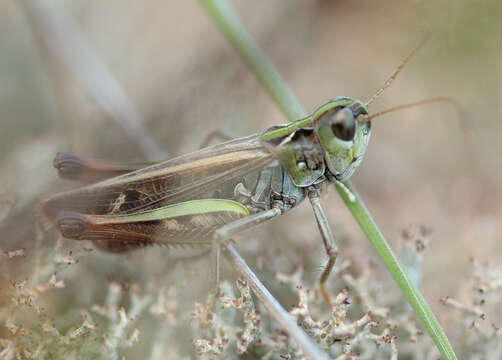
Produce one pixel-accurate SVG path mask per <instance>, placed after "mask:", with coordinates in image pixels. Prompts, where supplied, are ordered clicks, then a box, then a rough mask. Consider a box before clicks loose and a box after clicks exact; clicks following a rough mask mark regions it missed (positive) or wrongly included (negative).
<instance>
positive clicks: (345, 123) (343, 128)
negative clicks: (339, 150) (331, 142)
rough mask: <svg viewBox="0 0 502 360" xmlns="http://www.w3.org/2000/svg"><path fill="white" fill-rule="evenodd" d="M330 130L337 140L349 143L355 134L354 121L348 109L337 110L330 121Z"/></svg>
mask: <svg viewBox="0 0 502 360" xmlns="http://www.w3.org/2000/svg"><path fill="white" fill-rule="evenodd" d="M331 130H333V133H334V134H335V136H336V137H337V138H339V139H340V140H344V141H350V140H352V139H353V138H354V134H355V133H356V121H355V119H354V115H353V114H352V111H351V110H350V109H348V108H343V109H341V110H338V111H337V112H336V113H334V114H333V117H332V119H331Z"/></svg>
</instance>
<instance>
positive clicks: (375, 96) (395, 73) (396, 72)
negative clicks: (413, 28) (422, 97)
mask: <svg viewBox="0 0 502 360" xmlns="http://www.w3.org/2000/svg"><path fill="white" fill-rule="evenodd" d="M430 33H431V32H430V30H429V29H427V32H426V33H425V36H424V38H423V39H422V40H421V41H420V42H419V43H418V45H417V46H415V48H414V49H413V50H412V51H411V52H410V53H409V54H408V56H406V57H405V58H404V59H403V61H401V64H399V66H398V67H397V68H396V70H394V72H393V73H392V75H391V76H390V77H389V78H388V79H387V81H386V82H385V83H384V84H383V86H382V87H381V88H380V89H378V90H377V92H376V93H375V94H373V96H372V97H371V99H369V100H368V101H367V102H366V106H369V105H370V104H371V103H372V102H373V101H375V100H376V99H378V98H379V97H380V95H382V94H383V93H384V91H385V90H386V89H387V88H388V87H389V86H390V84H392V82H393V81H394V80H395V79H396V77H397V75H398V74H399V73H400V72H401V70H403V68H404V67H405V66H406V64H408V63H409V62H410V60H411V59H413V58H414V57H415V55H416V54H417V52H418V51H419V50H420V49H421V48H422V46H424V44H425V43H426V42H427V40H428V39H429V35H430Z"/></svg>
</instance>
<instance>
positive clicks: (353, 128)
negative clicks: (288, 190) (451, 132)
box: [312, 97, 371, 181]
mask: <svg viewBox="0 0 502 360" xmlns="http://www.w3.org/2000/svg"><path fill="white" fill-rule="evenodd" d="M367 114H368V108H367V107H366V105H365V104H364V103H363V102H361V101H359V100H354V99H350V98H346V97H336V98H334V99H333V100H331V101H330V102H329V103H327V104H324V105H323V106H321V107H320V108H319V109H317V110H316V111H315V112H314V114H313V119H312V124H313V126H314V131H315V133H316V136H317V138H318V139H319V142H320V144H321V147H322V149H323V152H324V160H325V162H326V166H327V167H328V169H329V171H330V172H331V173H332V174H333V175H334V176H335V178H336V179H338V180H340V181H344V180H347V179H348V178H349V177H350V176H351V175H352V174H353V173H354V170H355V169H356V168H357V167H358V166H359V164H360V163H361V161H362V159H363V156H364V153H365V151H366V147H367V146H368V141H369V139H370V135H371V123H370V122H369V121H367V122H362V123H361V122H359V121H358V118H359V117H360V116H363V115H367Z"/></svg>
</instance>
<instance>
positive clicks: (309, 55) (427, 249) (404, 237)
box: [0, 0, 502, 359]
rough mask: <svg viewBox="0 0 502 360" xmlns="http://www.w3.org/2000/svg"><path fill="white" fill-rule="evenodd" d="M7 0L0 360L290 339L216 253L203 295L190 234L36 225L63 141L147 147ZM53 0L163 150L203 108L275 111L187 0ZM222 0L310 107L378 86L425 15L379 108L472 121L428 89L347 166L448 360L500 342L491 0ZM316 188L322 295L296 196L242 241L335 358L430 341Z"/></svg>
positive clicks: (416, 350)
mask: <svg viewBox="0 0 502 360" xmlns="http://www.w3.org/2000/svg"><path fill="white" fill-rule="evenodd" d="M19 3H21V1H19ZM19 3H18V2H17V1H12V0H5V1H3V2H0V10H1V11H0V19H1V21H0V24H1V25H0V26H1V28H2V31H0V79H1V81H0V103H1V106H0V124H1V125H0V126H1V128H0V129H1V131H0V169H1V171H0V184H1V190H0V229H1V233H2V237H1V240H0V250H1V252H0V267H1V269H0V270H1V276H0V358H2V359H4V358H5V359H16V358H56V359H59V358H61V359H62V358H65V359H67V358H75V359H77V358H83V357H85V358H101V359H119V358H121V357H122V356H125V357H126V358H127V359H136V358H140V359H161V358H162V359H164V358H171V359H179V358H197V357H198V356H199V355H198V354H201V355H200V356H201V357H206V358H214V357H216V356H218V357H219V356H226V357H227V358H235V357H236V354H247V355H244V356H247V358H254V357H258V356H261V357H264V358H278V357H279V356H282V357H283V358H301V354H300V353H299V350H298V349H297V348H296V347H295V344H294V343H292V342H291V341H290V339H289V338H288V337H287V335H286V334H285V333H284V332H283V331H282V330H281V329H279V328H278V326H277V324H276V323H275V322H274V321H273V320H272V319H271V318H270V316H269V315H268V314H267V312H266V311H265V310H264V309H262V307H261V305H260V304H259V303H257V302H256V301H254V300H253V298H252V297H251V296H250V293H249V288H248V287H247V284H246V283H245V282H243V281H242V280H238V279H236V277H235V274H234V273H233V272H232V269H231V268H230V266H228V264H224V269H223V270H224V274H223V278H224V279H225V282H224V283H223V284H222V292H223V298H221V299H219V300H218V301H217V306H216V307H215V309H216V312H215V313H214V314H211V313H208V308H207V306H206V305H205V303H206V296H207V294H208V289H209V286H208V283H209V281H208V275H207V274H208V269H209V266H210V262H209V259H208V258H206V257H203V258H201V259H198V260H195V261H180V257H184V256H187V254H190V253H191V251H193V249H192V250H190V249H188V250H187V251H185V249H164V248H160V249H154V250H153V251H152V249H146V250H141V251H138V252H136V253H133V254H130V255H127V256H116V255H109V254H103V253H100V252H98V251H91V250H89V249H87V248H86V247H91V245H90V244H82V243H75V242H70V241H62V240H61V239H58V238H57V236H56V234H55V233H52V232H49V233H41V232H39V231H37V227H36V223H37V221H36V216H35V211H34V208H35V205H36V203H37V202H38V201H39V200H40V199H41V198H44V197H46V196H48V195H49V194H51V193H54V192H56V191H59V190H61V189H62V188H70V187H71V186H74V185H71V184H67V183H65V182H63V181H61V180H58V179H57V178H56V175H55V173H54V171H53V169H52V168H51V166H50V165H51V161H52V157H53V156H54V154H55V153H56V152H57V151H67V150H71V151H75V152H78V153H81V154H85V155H89V156H93V157H100V158H106V159H113V160H130V161H141V160H144V158H145V156H144V155H143V154H142V153H141V152H140V151H139V148H138V147H137V145H136V144H135V142H134V141H133V140H131V139H130V138H128V137H127V135H126V133H125V131H124V129H123V128H121V127H120V126H118V125H117V124H116V123H114V122H113V121H111V119H110V116H109V115H107V113H106V112H105V111H103V110H102V108H100V107H99V106H97V103H96V101H95V100H94V99H93V98H92V97H91V96H89V94H88V93H87V92H86V90H85V89H83V88H82V87H81V86H79V85H78V83H77V82H76V81H75V77H74V75H73V74H72V73H71V72H69V71H68V70H67V69H66V68H65V66H64V65H63V64H61V63H59V62H58V61H57V59H55V58H54V57H52V56H51V55H50V53H49V52H48V51H47V48H45V47H44V46H43V45H42V44H41V36H40V35H41V34H40V33H38V32H37V29H36V28H32V27H30V22H29V21H27V18H26V17H25V16H24V15H23V8H22V7H20V6H19ZM51 4H53V5H51V6H53V8H52V10H53V11H61V10H64V11H65V12H69V13H71V14H72V16H74V18H75V20H76V22H77V23H78V25H79V26H80V27H81V29H82V32H83V33H84V34H85V35H86V36H87V37H88V38H89V42H90V44H91V45H92V47H93V48H94V49H95V51H96V53H97V54H99V57H100V58H101V59H102V60H103V61H104V63H105V64H106V65H107V67H108V69H109V70H110V72H111V73H112V74H113V75H114V76H115V77H116V78H117V80H118V82H119V83H120V84H121V86H123V88H124V90H125V92H126V93H127V95H128V99H129V101H130V102H131V104H132V105H133V106H134V107H135V108H136V109H137V111H138V112H139V113H140V114H141V116H142V117H143V118H144V119H145V127H146V128H147V129H148V131H149V132H151V133H152V134H153V136H154V138H155V139H156V141H158V142H159V143H160V144H162V145H163V146H164V147H165V149H166V150H167V151H169V153H170V154H171V156H175V155H177V154H181V153H185V152H188V151H191V150H194V149H196V148H197V147H198V143H200V142H201V141H202V139H203V138H204V136H205V135H206V134H207V133H208V132H210V131H211V130H214V129H216V128H223V129H225V130H226V131H227V132H230V133H232V134H235V135H236V136H239V135H246V134H250V133H253V132H256V131H259V130H262V129H264V128H266V127H269V126H272V125H274V124H277V123H281V122H283V121H284V120H283V118H282V117H281V114H280V113H279V111H278V110H277V108H276V107H275V105H274V104H273V103H272V102H271V100H270V99H269V98H268V96H267V95H266V94H265V92H264V91H263V90H262V89H261V88H260V86H259V85H258V84H257V82H256V81H255V80H254V78H253V77H252V75H250V73H249V71H248V70H247V69H246V68H245V66H244V65H243V64H242V63H241V61H240V60H239V59H238V58H237V56H236V55H235V54H234V53H233V51H232V50H231V49H230V48H229V47H228V45H227V44H226V43H225V42H224V40H223V39H222V38H221V37H220V35H219V34H218V33H217V31H216V30H215V29H214V27H213V25H212V24H211V23H210V21H209V20H208V19H207V17H206V16H205V14H204V13H203V12H202V11H201V10H200V9H199V8H198V5H197V3H196V2H195V1H194V2H191V1H187V2H163V1H157V0H154V1H143V2H136V1H129V0H127V1H123V0H121V1H118V0H113V1H107V2H100V1H86V2H71V3H68V2H62V1H52V2H51ZM235 5H236V7H237V10H238V12H239V13H240V14H241V16H242V18H243V21H244V23H245V24H246V25H247V26H248V28H249V29H250V31H251V33H252V34H253V35H254V36H255V37H256V38H257V40H258V42H259V43H260V44H261V45H262V46H263V48H264V50H265V52H266V53H267V54H268V55H269V56H270V57H271V59H272V61H273V62H274V63H275V64H276V65H277V67H278V68H279V70H280V71H281V73H282V74H283V76H284V78H285V79H286V81H287V82H288V83H289V84H290V86H291V88H292V89H293V91H294V92H295V94H296V95H297V96H298V98H299V99H300V101H301V102H302V104H303V105H304V107H305V108H306V109H307V110H308V111H310V110H312V109H314V108H315V107H316V106H318V105H319V104H321V103H323V102H324V101H326V100H327V99H329V98H331V97H334V96H337V95H347V96H353V97H358V98H362V99H366V98H368V97H369V96H371V94H372V93H373V92H374V91H375V89H376V88H378V87H379V86H380V85H381V83H382V81H383V80H384V79H385V78H386V76H387V75H388V74H389V73H390V72H391V71H392V70H393V68H394V66H395V65H396V64H397V63H398V62H399V60H400V59H401V57H402V56H403V55H404V54H406V53H407V52H408V51H409V50H410V49H411V48H412V47H413V46H414V45H415V44H416V41H417V39H419V38H420V34H421V32H422V31H423V29H424V27H425V26H426V25H427V24H429V25H431V27H432V30H433V34H432V35H433V36H432V38H431V40H430V42H429V43H428V44H427V46H426V47H425V48H424V49H423V50H422V52H421V53H420V54H419V55H418V56H417V57H416V58H415V59H414V60H413V61H412V63H411V64H410V65H409V67H408V68H406V69H405V71H404V72H403V73H402V75H401V76H400V78H399V79H398V80H397V81H396V82H395V83H394V84H393V86H392V87H391V88H390V89H389V90H388V91H387V93H386V94H385V96H384V97H383V98H382V99H379V100H378V101H377V103H376V104H375V107H374V108H373V109H372V111H377V110H379V109H384V108H386V107H389V106H391V105H396V104H401V103H405V102H409V101H414V100H419V99H422V98H426V97H430V96H437V95H450V96H453V97H455V98H457V99H458V100H459V101H461V102H462V103H463V104H464V105H465V106H466V107H467V108H469V110H470V112H471V122H470V123H468V124H460V125H459V123H458V121H457V120H456V118H455V112H454V111H453V110H452V109H449V108H447V107H442V106H440V105H431V106H429V107H424V108H420V109H417V110H410V111H408V112H403V113H400V114H399V115H397V114H396V115H392V116H389V117H387V118H382V119H378V120H375V122H374V124H373V138H372V140H371V142H370V146H369V150H368V154H367V157H366V159H365V162H364V163H363V165H362V166H361V168H360V169H359V170H358V171H357V172H356V174H355V175H354V177H353V181H354V184H355V186H356V187H357V189H358V191H359V193H360V194H361V196H362V198H363V199H364V200H365V202H366V204H367V206H368V207H369V208H370V210H371V212H372V213H373V215H374V217H375V220H376V221H377V223H378V224H379V225H380V227H381V228H382V230H383V232H384V234H385V235H386V236H387V238H388V240H389V241H390V242H391V244H392V245H393V247H394V248H396V249H398V248H399V249H400V251H399V253H400V254H401V259H402V260H403V262H404V263H405V264H406V266H407V268H408V270H409V271H410V272H411V273H412V274H413V276H414V278H415V279H416V280H417V281H419V282H420V287H421V289H422V290H423V293H424V296H425V297H426V299H427V300H428V301H429V303H430V304H431V306H432V307H433V309H434V311H435V313H436V314H437V316H438V318H439V320H440V321H441V323H442V324H443V326H444V328H445V330H446V332H447V334H448V335H449V337H450V340H451V341H452V343H453V346H454V348H455V349H456V351H457V355H458V356H459V358H461V359H499V358H501V357H502V348H501V341H500V336H501V335H500V330H499V328H500V326H502V318H501V317H500V311H499V308H500V303H501V301H502V268H501V266H500V265H499V264H500V260H501V259H502V256H501V253H502V252H501V251H500V236H499V235H497V234H500V233H501V231H499V230H502V226H501V224H500V221H499V220H498V219H500V218H501V216H502V207H501V206H500V204H501V203H502V196H501V191H500V190H499V183H500V180H499V179H500V178H501V176H502V174H501V171H500V159H499V154H500V153H501V151H502V149H501V146H502V143H501V142H500V140H499V134H500V131H501V129H502V124H501V122H500V118H501V117H502V105H501V103H500V99H501V98H502V91H501V88H500V83H502V65H501V62H500V61H499V59H500V56H501V55H502V54H501V49H500V46H497V45H498V44H499V41H500V39H499V34H500V33H501V30H502V29H501V26H502V25H501V23H500V21H499V19H500V16H501V15H502V6H501V5H499V4H498V2H496V1H486V2H483V3H482V4H477V5H475V4H473V3H472V2H469V1H445V2H440V3H438V2H432V1H414V2H406V4H404V2H398V1H389V2H385V5H384V4H382V2H378V4H377V3H375V2H372V1H362V2H350V1H309V2H302V1H287V2H286V1H284V2H281V3H280V4H279V5H278V4H276V3H275V2H270V4H269V3H265V2H263V3H262V4H260V6H257V5H256V4H254V3H251V2H245V1H236V2H235ZM75 46H76V45H75ZM323 205H324V207H325V208H326V209H327V211H328V217H329V219H330V222H331V224H332V226H333V228H334V230H335V233H336V235H337V238H338V241H339V246H340V249H341V252H342V255H341V258H340V260H339V261H338V263H337V267H336V274H335V275H333V276H332V277H331V281H330V283H329V288H330V293H331V294H332V299H333V302H334V303H335V304H336V306H335V308H334V311H333V312H331V313H330V312H329V311H328V310H327V308H326V306H325V305H324V304H323V303H322V302H321V301H320V300H319V297H318V294H317V288H316V280H317V278H318V276H319V274H320V273H319V271H318V269H319V268H320V266H321V265H322V264H323V263H324V261H325V258H324V257H323V252H322V248H321V241H320V239H319V236H318V234H317V232H316V226H315V222H314V218H313V216H312V214H311V210H310V208H309V206H308V205H306V204H305V205H303V206H300V207H299V208H298V209H295V210H294V211H293V212H292V213H291V214H289V215H288V216H286V217H283V218H281V219H278V220H275V221H273V222H272V224H270V226H263V227H260V228H259V229H257V230H256V231H253V232H251V233H245V234H242V235H241V236H239V238H238V239H237V245H236V246H237V248H238V249H239V250H240V251H241V252H242V254H243V256H245V257H246V259H247V260H248V261H249V263H250V265H251V266H252V267H253V268H254V269H257V272H258V274H259V276H260V278H261V279H262V281H263V282H264V283H265V284H266V285H267V287H268V288H269V289H270V291H271V292H273V293H274V295H276V296H277V298H278V299H279V300H280V302H281V303H282V304H283V305H284V306H285V307H286V309H288V310H291V313H292V314H293V315H294V316H295V317H296V318H297V319H298V322H299V323H300V324H302V326H303V327H304V328H305V329H306V330H307V331H308V332H309V334H311V335H312V336H313V337H314V338H315V339H316V340H317V341H318V342H319V343H320V344H321V345H322V347H323V348H324V349H326V351H329V353H330V354H331V355H332V356H333V357H334V358H339V359H352V358H354V359H356V358H361V359H389V358H396V357H397V356H399V358H400V359H436V358H437V357H438V355H437V353H436V351H435V349H434V348H433V346H432V345H431V342H430V340H429V339H428V336H427V335H424V334H422V331H421V329H422V328H421V326H420V325H419V324H417V323H416V322H415V321H414V318H413V316H412V313H411V312H410V310H409V308H408V307H407V306H406V305H405V303H404V301H403V298H402V296H401V295H400V294H399V292H398V290H397V288H396V286H395V285H394V284H393V283H392V280H391V278H390V276H389V275H388V274H387V273H386V271H385V269H383V268H382V266H381V264H380V263H379V260H378V259H377V258H376V257H375V255H374V252H373V251H372V249H371V248H370V247H369V244H368V243H367V241H366V240H365V238H364V236H363V235H362V234H361V232H360V230H359V229H358V228H357V226H356V225H355V222H354V220H353V219H351V217H350V214H349V213H348V212H347V210H346V209H345V207H344V206H343V204H342V203H341V201H340V200H339V199H338V196H337V195H336V194H335V192H334V191H330V192H329V194H328V196H326V197H325V198H324V199H323ZM409 224H425V226H417V225H414V226H409ZM403 229H404V231H403ZM268 239H273V241H270V240H268ZM20 249H24V251H23V250H20ZM195 250H197V249H195ZM356 354H360V355H356Z"/></svg>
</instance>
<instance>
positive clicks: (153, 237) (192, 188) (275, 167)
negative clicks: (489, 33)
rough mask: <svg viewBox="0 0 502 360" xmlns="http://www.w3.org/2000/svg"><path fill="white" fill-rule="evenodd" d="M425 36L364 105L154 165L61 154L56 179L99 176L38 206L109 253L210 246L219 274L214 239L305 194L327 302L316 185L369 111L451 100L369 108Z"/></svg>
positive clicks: (330, 105)
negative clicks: (316, 236) (318, 237)
mask: <svg viewBox="0 0 502 360" xmlns="http://www.w3.org/2000/svg"><path fill="white" fill-rule="evenodd" d="M424 41H425V39H424ZM424 41H422V42H421V43H420V44H419V45H418V46H417V47H416V48H415V49H413V51H412V52H411V53H410V54H409V55H408V56H407V57H406V58H405V59H404V60H403V61H402V63H401V65H400V66H399V67H398V68H397V69H396V70H395V71H394V73H393V74H392V76H391V77H390V78H389V79H388V80H387V82H386V83H385V84H384V86H383V87H382V88H380V89H379V90H378V91H377V92H376V93H375V95H373V97H372V98H371V99H370V100H369V101H368V102H366V103H364V102H362V101H359V100H356V99H352V98H348V97H337V98H334V99H332V100H330V101H329V102H327V103H326V104H324V105H322V106H320V107H319V108H318V109H317V110H315V111H314V112H313V113H312V114H311V115H309V116H307V117H305V118H303V119H300V120H297V121H294V122H291V123H288V124H286V125H281V126H274V127H272V128H269V129H267V130H265V131H263V132H262V133H258V134H254V135H251V136H247V137H242V138H238V139H234V140H230V141H227V142H224V143H221V144H218V145H214V146H210V147H206V148H203V149H201V150H199V151H195V152H193V153H190V154H186V155H182V156H179V157H176V158H173V159H170V160H167V161H163V162H158V163H152V164H122V163H109V162H103V161H98V160H93V159H85V158H82V157H79V156H76V155H74V154H70V153H59V154H58V155H57V156H56V158H55V160H54V166H55V167H56V168H57V169H58V171H59V175H60V176H61V177H64V178H70V179H76V180H80V181H87V182H94V181H98V182H97V183H94V184H91V185H87V186H84V187H81V188H78V189H75V190H71V191H67V192H62V193H59V194H55V195H53V196H52V197H50V198H48V199H46V200H45V201H43V202H42V204H41V208H42V212H43V214H44V215H45V217H46V219H48V220H49V222H50V223H52V224H53V225H55V227H56V228H57V229H58V230H59V231H60V232H61V234H62V235H63V236H64V237H65V238H69V239H75V240H91V241H92V242H93V243H94V244H95V245H96V247H98V248H99V249H102V250H105V251H109V252H115V253H124V252H127V251H130V250H133V249H137V248H140V247H143V246H147V245H152V244H164V245H174V244H190V245H202V244H209V245H212V254H213V256H214V257H215V264H216V267H215V270H214V271H215V274H216V275H215V278H216V281H218V278H219V274H218V269H219V253H220V246H221V245H222V244H223V245H224V244H225V241H228V240H229V239H230V238H231V237H232V236H233V235H235V234H236V233H238V232H241V231H243V230H246V229H249V228H251V227H253V226H255V225H258V224H261V223H263V222H266V221H268V220H270V219H272V218H275V217H277V216H279V215H282V214H284V213H286V212H288V211H289V210H291V209H292V208H294V207H295V206H297V205H298V204H299V203H301V202H302V201H303V200H304V199H306V198H308V199H309V201H310V203H311V205H312V209H313V213H314V216H315V219H316V222H317V226H318V228H319V232H320V234H321V237H322V241H323V245H324V249H325V252H326V254H327V257H328V261H327V263H326V265H325V266H324V270H323V272H322V275H321V277H320V280H319V283H320V292H321V296H322V297H323V298H324V300H325V301H326V302H327V303H328V304H329V296H328V294H327V293H326V290H325V288H324V284H325V282H326V280H327V279H328V276H329V274H330V272H331V271H332V269H333V266H334V264H335V261H336V257H337V246H336V242H335V238H334V236H333V232H332V231H331V228H330V226H329V224H328V220H327V217H326V215H325V213H324V211H323V209H322V207H321V204H320V202H319V197H320V189H321V184H323V183H325V182H334V183H337V184H340V185H342V186H343V184H342V182H343V181H345V180H347V179H349V178H350V177H351V175H352V174H353V173H354V171H355V170H356V168H357V167H358V166H359V164H361V161H362V160H363V157H364V154H365V152H366V148H367V146H368V142H369V139H370V136H371V121H370V120H371V119H372V118H374V117H376V116H380V115H381V114H383V113H388V112H390V111H394V110H398V109H402V108H407V107H410V106H415V105H421V104H424V103H429V102H434V101H450V100H449V99H447V98H432V99H428V100H425V101H421V102H417V103H411V104H407V105H401V106H399V107H396V108H391V109H388V110H386V111H384V112H381V113H377V114H374V115H372V116H369V115H368V105H369V104H371V102H373V101H374V100H375V99H376V98H377V97H379V96H380V95H381V94H382V93H383V92H384V90H385V88H387V87H388V86H389V85H390V83H391V82H392V81H393V80H394V79H395V78H396V76H397V74H398V73H399V72H400V71H401V69H402V68H403V67H404V65H405V64H406V63H407V62H408V61H409V60H410V59H411V58H412V57H413V56H414V55H415V53H416V52H417V51H418V50H419V48H420V47H421V46H422V45H423V43H424ZM347 191H348V190H347Z"/></svg>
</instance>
